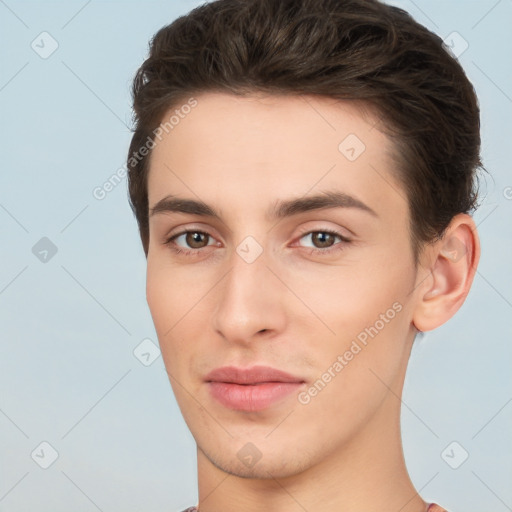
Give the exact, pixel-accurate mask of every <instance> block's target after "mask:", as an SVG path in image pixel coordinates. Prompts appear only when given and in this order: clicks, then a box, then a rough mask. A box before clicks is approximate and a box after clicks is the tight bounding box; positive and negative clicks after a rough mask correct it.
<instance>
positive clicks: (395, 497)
mask: <svg viewBox="0 0 512 512" xmlns="http://www.w3.org/2000/svg"><path fill="white" fill-rule="evenodd" d="M400 403H401V402H400V399H399V398H398V397H397V396H396V395H395V394H393V393H391V392H390V393H388V396H387V397H386V399H385V400H384V402H383V403H382V406H381V407H380V408H379V410H378V411H377V412H376V413H375V415H374V416H373V417H372V419H371V420H370V421H369V422H368V423H367V425H366V426H365V428H364V429H363V430H362V431H360V432H359V433H358V434H357V436H355V438H353V439H351V441H350V444H349V445H345V446H340V447H337V448H333V450H332V452H331V455H330V456H329V457H328V458H326V459H323V460H322V461H321V463H319V464H316V465H314V466H311V467H308V468H307V469H305V470H304V471H302V472H300V473H297V474H295V475H293V476H289V477H286V478H279V479H277V478H268V479H251V478H240V477H238V476H236V475H232V474H228V473H226V472H224V471H222V470H221V469H219V468H217V467H215V466H214V465H213V464H212V463H211V462H210V460H209V459H208V458H207V457H206V456H205V455H204V454H203V452H202V451H201V450H200V449H198V482H199V512H240V511H242V510H243V511H244V512H257V511H258V512H259V511H261V510H265V511H268V512H304V511H305V510H306V511H308V512H320V511H322V512H340V511H343V512H367V511H368V510H379V512H396V511H397V510H400V512H425V511H426V509H427V504H426V503H425V502H424V501H423V500H422V499H421V497H420V496H419V495H418V493H417V491H416V490H415V488H414V486H413V484H412V482H411V480H410V478H409V475H408V473H407V469H406V466H405V460H404V457H403V451H402V444H401V437H400Z"/></svg>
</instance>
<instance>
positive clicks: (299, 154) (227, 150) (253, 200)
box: [148, 93, 405, 210]
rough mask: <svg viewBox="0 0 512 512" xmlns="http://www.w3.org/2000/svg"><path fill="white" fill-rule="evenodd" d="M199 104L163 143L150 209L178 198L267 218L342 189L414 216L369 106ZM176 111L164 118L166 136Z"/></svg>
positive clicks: (210, 98) (255, 101) (153, 171)
mask: <svg viewBox="0 0 512 512" xmlns="http://www.w3.org/2000/svg"><path fill="white" fill-rule="evenodd" d="M195 99H196V101H197V105H196V106H195V107H194V108H193V109H183V111H182V112H181V116H179V121H178V122H176V121H177V120H178V116H176V115H174V123H173V124H168V125H167V130H165V129H164V130H163V131H162V136H161V140H160V141H159V140H155V142H156V145H155V147H154V149H153V150H152V156H151V165H150V172H149V177H148V196H149V204H150V206H151V205H152V204H155V202H157V201H158V200H160V199H161V198H162V197H164V196H166V195H168V194H171V193H172V194H177V195H180V196H185V197H194V196H198V197H200V198H201V199H208V202H210V201H211V202H212V203H215V204H216V205H218V206H219V209H223V210H227V209H229V208H230V207H233V208H234V207H235V206H240V207H242V208H246V209H248V208H263V207H264V206H265V207H266V206H267V204H268V203H270V202H272V201H273V200H274V199H279V198H282V197H289V196H291V195H293V196H302V195H305V194H307V193H308V192H314V191H315V189H318V190H329V189H336V190H342V191H343V192H345V193H349V194H351V195H354V196H355V197H359V198H361V199H362V196H364V200H365V202H373V203H374V204H376V205H378V206H379V205H380V207H386V206H388V207H389V205H388V204H387V203H393V202H394V203H400V206H401V207H404V204H403V203H404V195H405V194H404V193H401V192H400V190H399V189H400V186H399V184H398V182H397V181H396V180H395V178H394V176H393V160H392V158H391V156H390V152H391V150H392V145H391V143H390V141H389V140H388V138H387V137H386V136H385V135H384V134H383V133H382V132H380V131H379V129H378V128H379V124H378V118H377V117H376V116H374V115H372V114H371V113H370V111H368V110H365V111H363V110H362V109H361V108H360V105H358V104H355V103H351V102H348V101H335V100H333V99H331V98H323V97H313V96H304V95H302V96H276V95H272V96H269V95H261V94H259V95H258V94H253V95H250V96H243V97H240V96H235V95H230V94H223V93H205V94H201V95H199V96H196V97H195ZM176 109H177V110H178V113H180V106H179V105H178V106H174V107H173V108H172V109H171V110H170V111H169V112H168V113H166V114H165V115H164V117H163V120H162V125H161V126H162V127H164V128H165V126H166V125H165V122H166V121H168V119H170V117H171V116H172V115H173V114H175V113H176ZM185 112H188V113H186V114H185ZM171 126H172V128H171ZM263 203H265V204H264V205H263ZM395 206H398V204H397V205H395Z"/></svg>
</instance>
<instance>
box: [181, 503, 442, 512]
mask: <svg viewBox="0 0 512 512" xmlns="http://www.w3.org/2000/svg"><path fill="white" fill-rule="evenodd" d="M185 512H186V511H185ZM427 512H448V511H447V510H445V509H444V508H443V507H440V506H439V505H436V504H435V503H431V504H430V505H429V507H428V509H427Z"/></svg>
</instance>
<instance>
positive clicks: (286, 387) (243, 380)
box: [205, 366, 305, 412]
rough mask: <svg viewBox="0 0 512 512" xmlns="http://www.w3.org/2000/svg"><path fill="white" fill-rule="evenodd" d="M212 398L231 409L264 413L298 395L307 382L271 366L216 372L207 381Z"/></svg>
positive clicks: (226, 367) (234, 368) (224, 369)
mask: <svg viewBox="0 0 512 512" xmlns="http://www.w3.org/2000/svg"><path fill="white" fill-rule="evenodd" d="M205 382H206V384H207V385H208V388H209V391H210V394H211V395H212V397H213V398H214V399H215V400H216V401H217V402H219V403H220V404H221V405H223V406H224V407H226V408H228V409H232V410H237V411H246V412H255V411H262V410H264V409H267V408H269V407H270V406H272V405H274V404H276V403H278V402H281V401H283V400H284V399H286V398H290V396H291V395H292V394H293V393H294V392H297V391H298V390H299V389H300V388H301V387H302V386H303V385H304V383H305V381H304V379H302V378H300V377H296V376H294V375H291V374H289V373H286V372H283V371H281V370H277V369H276V368H271V367H268V366H253V367H251V368H246V369H244V368H236V367H234V366H225V367H222V368H217V369H215V370H213V371H212V372H210V373H209V374H208V375H207V376H206V377H205Z"/></svg>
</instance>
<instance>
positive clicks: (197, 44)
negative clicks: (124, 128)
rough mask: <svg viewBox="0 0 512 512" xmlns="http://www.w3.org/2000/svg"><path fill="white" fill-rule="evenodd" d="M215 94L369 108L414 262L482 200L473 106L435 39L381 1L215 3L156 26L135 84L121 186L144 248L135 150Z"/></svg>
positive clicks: (143, 194) (466, 85)
mask: <svg viewBox="0 0 512 512" xmlns="http://www.w3.org/2000/svg"><path fill="white" fill-rule="evenodd" d="M215 91H216V92H228V93H232V94H237V95H243V94H250V93H253V92H264V93H269V94H290V95H293V94H307V95H319V96H324V97H329V98H335V99H340V100H360V101H362V102H364V104H367V105H368V106H370V107H372V108H373V109H374V110H376V112H378V115H379V116H380V117H381V118H382V119H383V120H384V124H385V125H386V132H387V133H388V135H390V136H391V137H392V138H393V140H394V141H395V144H394V147H395V148H396V155H397V162H396V165H397V169H396V170H397V173H396V174H397V177H398V179H399V181H400V183H401V184H402V185H403V188H404V190H405V192H406V194H407V198H408V202H409V210H410V222H411V225H410V231H411V240H412V247H413V251H414V254H415V257H417V255H418V251H419V249H420V247H421V245H422V243H425V242H431V241H433V240H436V239H438V238H439V237H441V236H442V235H443V233H444V231H445V229H446V227H447V226H448V224H449V223H450V221H451V219H452V218H453V217H454V215H456V214H457V213H469V212H470V211H471V210H473V209H474V208H476V206H477V204H476V201H477V186H476V185H477V174H476V171H477V169H478V168H479V167H481V166H482V165H481V162H480V118H479V107H478V101H477V97H476V94H475V91H474V89H473V86H472V85H471V82H470V81H469V80H468V78H467V77H466V75H465V73H464V70H463V69H462V67H461V65H460V64H459V62H458V61H457V60H456V59H455V58H454V57H453V56H452V55H451V54H449V53H448V51H447V49H446V47H445V46H444V45H443V41H442V39H441V38H440V37H439V36H437V35H436V34H434V33H432V32H430V31H429V30H428V29H426V28H425V27H424V26H422V25H420V24H419V23H417V22H416V21H415V20H414V19H413V18H412V17H411V16H410V15H409V14H408V13H407V12H405V11H404V10H402V9H399V8H397V7H393V6H390V5H386V4H383V3H381V2H379V1H377V0H215V1H213V2H211V3H206V4H204V5H201V6H199V7H197V8H195V9H193V10H192V11H191V12H190V13H189V14H187V15H186V16H182V17H180V18H178V19H176V20H175V21H174V22H173V23H171V24H170V25H167V26H165V27H163V28H162V29H160V30H159V31H158V32H157V33H156V34H155V35H154V37H153V38H152V40H151V44H150V52H149V56H148V58H147V59H146V61H145V62H144V63H143V64H142V66H141V67H140V68H139V70H138V71H137V74H136V76H135V79H134V82H133V88H132V94H133V107H134V118H135V128H134V133H133V137H132V141H131V144H130V148H129V154H128V188H129V196H130V205H131V207H132V210H133V212H134V214H135V216H136V219H137V222H138V226H139V231H140V236H141V239H142V244H143V247H144V252H145V253H146V255H147V253H148V246H149V224H148V213H149V212H148V191H147V176H148V171H149V161H150V156H151V153H148V154H147V155H146V156H144V157H141V156H140V154H139V148H141V147H142V146H144V144H146V141H148V140H150V138H151V136H152V134H153V132H154V130H155V129H156V128H157V127H158V126H159V124H160V123H161V122H162V119H163V116H164V115H165V114H166V112H168V111H169V109H170V108H173V107H174V106H177V105H179V104H180V102H184V101H185V99H186V98H187V97H190V96H191V95H197V94H200V93H201V92H215ZM381 124H382V123H381ZM135 155H137V158H134V156H135Z"/></svg>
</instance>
